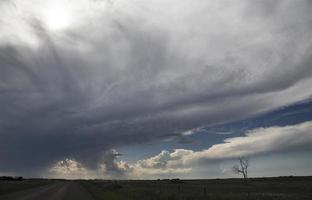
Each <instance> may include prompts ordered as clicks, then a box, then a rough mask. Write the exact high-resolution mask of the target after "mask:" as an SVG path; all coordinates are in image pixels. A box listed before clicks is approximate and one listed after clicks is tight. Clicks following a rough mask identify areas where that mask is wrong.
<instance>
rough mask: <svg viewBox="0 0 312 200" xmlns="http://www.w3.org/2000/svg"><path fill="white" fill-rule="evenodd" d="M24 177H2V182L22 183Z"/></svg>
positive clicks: (0, 177) (0, 178)
mask: <svg viewBox="0 0 312 200" xmlns="http://www.w3.org/2000/svg"><path fill="white" fill-rule="evenodd" d="M22 180H23V177H22V176H17V177H13V176H0V181H22Z"/></svg>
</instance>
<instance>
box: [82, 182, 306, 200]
mask: <svg viewBox="0 0 312 200" xmlns="http://www.w3.org/2000/svg"><path fill="white" fill-rule="evenodd" d="M81 183H82V185H83V186H84V187H85V188H86V189H87V190H88V191H89V192H90V193H91V194H92V195H93V197H94V199H96V200H104V199H105V200H107V199H111V200H117V199H129V200H131V199H133V200H134V199H135V200H141V199H144V200H178V199H181V200H192V199H194V200H201V199H203V200H204V199H205V200H207V199H208V200H209V199H224V200H226V199H231V200H233V199H234V200H235V199H266V200H267V199H269V200H270V199H287V200H288V199H289V200H295V199H298V200H299V199H300V200H304V199H307V200H311V199H312V177H281V178H257V179H249V183H248V186H246V185H245V184H244V183H243V182H242V180H241V179H216V180H181V181H172V180H159V181H147V180H146V181H134V180H133V181H101V180H94V181H81Z"/></svg>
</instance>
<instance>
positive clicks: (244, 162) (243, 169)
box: [233, 157, 249, 184]
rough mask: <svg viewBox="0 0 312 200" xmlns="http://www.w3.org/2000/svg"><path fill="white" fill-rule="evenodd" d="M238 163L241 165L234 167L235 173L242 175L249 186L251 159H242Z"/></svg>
mask: <svg viewBox="0 0 312 200" xmlns="http://www.w3.org/2000/svg"><path fill="white" fill-rule="evenodd" d="M238 161H239V165H238V164H236V165H234V166H233V172H234V173H236V174H242V175H243V177H244V182H245V183H246V184H247V178H248V166H249V159H248V158H247V157H240V158H239V159H238Z"/></svg>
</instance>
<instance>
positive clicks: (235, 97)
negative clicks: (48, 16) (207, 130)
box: [0, 0, 312, 175]
mask: <svg viewBox="0 0 312 200" xmlns="http://www.w3.org/2000/svg"><path fill="white" fill-rule="evenodd" d="M272 2H273V1H268V2H267V1H265V2H264V1H261V2H260V1H257V2H256V3H255V4H250V3H247V2H245V1H239V3H235V4H234V3H229V2H228V1H221V3H220V2H219V3H217V2H216V1H211V2H210V1H208V2H207V1H199V2H198V5H197V4H194V2H192V1H185V2H183V3H180V2H179V1H175V0H172V1H171V2H170V3H169V4H174V5H176V6H175V8H174V9H175V12H177V13H178V14H174V15H173V14H172V13H173V11H174V10H172V9H173V8H167V9H163V8H164V7H168V6H167V4H166V3H165V2H164V1H151V2H150V5H146V3H144V1H140V0H137V1H134V2H133V4H131V5H130V4H127V3H125V2H122V1H115V2H114V3H113V4H107V5H106V7H105V9H104V8H103V10H101V11H102V12H99V13H98V12H91V11H93V10H90V11H88V13H89V15H86V16H84V15H85V13H82V16H83V17H85V18H83V19H85V20H86V21H83V20H82V21H80V22H79V23H78V22H77V24H73V27H69V28H68V29H66V30H64V31H62V32H61V33H59V32H53V31H51V30H49V27H48V26H47V25H46V24H45V21H44V19H40V18H37V19H36V18H34V16H31V17H29V14H28V15H27V17H25V18H23V16H22V18H21V16H20V15H18V16H15V14H14V13H10V14H8V13H7V12H6V11H7V10H3V11H4V12H3V13H4V14H0V17H1V18H2V19H5V20H6V22H5V23H0V26H2V28H3V29H2V30H4V31H3V32H2V33H0V106H1V113H0V135H1V140H0V149H1V151H0V156H1V160H3V161H4V162H2V163H1V165H0V171H1V172H14V173H15V172H16V173H25V174H26V172H27V174H29V175H38V174H40V173H41V172H42V173H44V171H45V170H46V168H49V166H51V165H52V164H53V163H54V162H56V161H59V160H62V159H65V158H75V159H77V161H79V162H81V163H82V164H83V165H84V166H86V167H88V168H96V167H98V162H102V160H103V154H104V155H106V154H105V153H103V152H107V150H109V149H111V148H117V147H119V146H123V145H129V144H135V143H144V142H147V141H151V140H155V139H160V138H163V137H170V136H172V135H176V134H178V133H182V132H184V131H186V130H189V129H194V128H197V127H200V126H203V125H209V124H215V123H223V122H226V121H231V120H233V119H237V118H244V117H248V116H249V115H253V114H257V113H260V112H263V111H267V110H270V109H275V108H278V107H280V106H284V105H288V104H291V103H294V102H296V101H299V100H302V99H306V98H309V97H311V92H309V91H307V90H306V88H307V86H309V85H311V81H312V79H311V75H312V70H311V69H312V68H311V64H312V60H311V58H312V56H311V54H312V50H311V48H312V41H311V38H310V35H311V31H312V30H311V28H310V27H312V26H309V25H310V24H311V20H312V18H311V14H310V11H311V8H310V5H308V4H307V2H305V1H298V2H294V1H284V2H283V3H272ZM15 3H16V5H17V9H20V10H19V12H20V13H24V11H23V9H24V8H23V7H22V6H23V5H24V4H22V3H21V2H19V1H16V2H15ZM97 3H100V2H99V1H97ZM102 3H105V2H102ZM78 4H79V3H77V5H78ZM273 4H274V5H273ZM73 5H74V4H73ZM202 5H205V8H207V9H212V10H211V11H212V12H206V11H205V10H202V8H201V7H202ZM24 6H25V5H24ZM294 6H295V7H294ZM142 7H148V8H150V9H151V12H150V13H146V12H145V11H144V10H143V9H142ZM185 7H188V9H189V13H185V12H184V11H185ZM0 8H1V9H7V8H5V7H0ZM156 8H157V9H156ZM25 9H26V8H25ZM27 9H28V8H27ZM27 9H26V10H27ZM32 9H34V8H29V10H30V11H31V10H32ZM42 9H44V8H42ZM254 9H256V10H257V12H256V13H255V12H253V11H252V10H254ZM29 10H27V11H28V12H29ZM160 10H161V11H160ZM152 11H153V12H152ZM290 11H291V12H290ZM220 13H224V15H223V14H222V15H220ZM160 14H161V15H160ZM12 16H14V17H15V18H14V17H13V18H12ZM79 16H80V15H79ZM163 16H165V17H163ZM177 16H181V17H180V18H179V17H177ZM247 16H249V17H247ZM265 16H269V17H265ZM251 18H253V19H252V20H251ZM254 20H255V21H254ZM2 21H3V20H2ZM25 22H27V23H25ZM216 23H217V24H218V26H217V27H216ZM233 23H234V24H235V23H236V25H235V26H233ZM173 24H175V25H173ZM23 27H24V28H23ZM25 27H27V28H25ZM15 28H21V29H22V30H23V31H22V32H18V31H15V30H19V29H15ZM10 34H11V35H13V36H10V37H9V35H10ZM104 157H105V156H104ZM104 160H105V162H110V161H111V162H110V163H113V164H114V160H115V157H114V156H113V157H110V158H106V159H104ZM105 162H104V163H105ZM107 166H110V165H108V164H107ZM111 167H114V166H113V165H112V166H111ZM117 171H118V170H117Z"/></svg>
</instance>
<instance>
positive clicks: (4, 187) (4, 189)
mask: <svg viewBox="0 0 312 200" xmlns="http://www.w3.org/2000/svg"><path fill="white" fill-rule="evenodd" d="M53 182H55V180H45V179H38V180H34V179H33V180H23V181H3V180H0V195H3V194H9V193H12V192H18V191H21V190H25V189H30V188H35V187H40V186H43V185H46V184H50V183H53Z"/></svg>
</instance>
